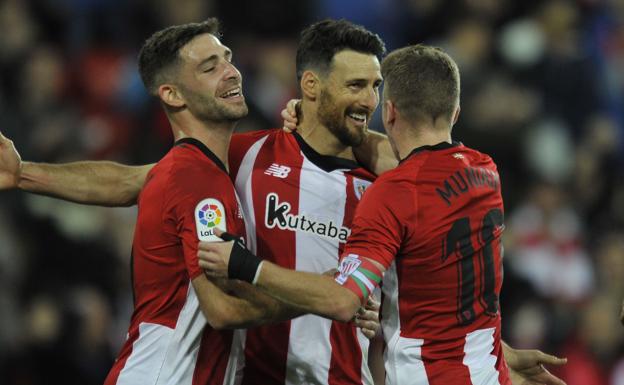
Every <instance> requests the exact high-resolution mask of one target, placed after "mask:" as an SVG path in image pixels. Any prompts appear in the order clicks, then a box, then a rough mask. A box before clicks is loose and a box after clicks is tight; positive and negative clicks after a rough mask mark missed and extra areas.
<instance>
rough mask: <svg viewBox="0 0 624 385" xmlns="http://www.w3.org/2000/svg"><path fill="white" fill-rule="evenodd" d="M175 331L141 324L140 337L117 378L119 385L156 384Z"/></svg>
mask: <svg viewBox="0 0 624 385" xmlns="http://www.w3.org/2000/svg"><path fill="white" fill-rule="evenodd" d="M172 335H173V329H171V328H168V327H166V326H163V325H157V324H152V323H147V322H142V323H141V324H139V337H138V338H137V339H136V341H134V343H133V344H132V353H130V356H129V357H128V359H127V360H126V363H125V365H124V367H123V369H122V370H121V372H120V373H119V377H117V385H147V384H156V381H158V377H159V375H160V368H161V367H162V364H163V362H164V360H165V353H166V351H167V346H168V345H170V343H169V342H170V341H171V336H172Z"/></svg>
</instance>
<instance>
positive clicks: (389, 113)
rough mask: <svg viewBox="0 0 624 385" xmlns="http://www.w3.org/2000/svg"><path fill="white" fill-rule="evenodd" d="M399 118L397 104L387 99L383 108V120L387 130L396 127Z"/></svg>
mask: <svg viewBox="0 0 624 385" xmlns="http://www.w3.org/2000/svg"><path fill="white" fill-rule="evenodd" d="M396 118H397V110H396V106H395V105H394V103H393V102H392V100H385V101H384V102H383V107H382V109H381V120H382V121H383V125H384V128H385V129H386V132H387V131H388V129H392V127H394V123H395V122H396Z"/></svg>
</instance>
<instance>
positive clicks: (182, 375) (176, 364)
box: [133, 282, 228, 385]
mask: <svg viewBox="0 0 624 385" xmlns="http://www.w3.org/2000/svg"><path fill="white" fill-rule="evenodd" d="M205 326H206V318H205V317H204V314H203V313H202V312H201V310H200V308H199V300H198V299H197V295H196V294H195V290H194V289H193V285H192V284H191V282H189V284H188V290H187V293H186V302H185V303H184V307H182V310H181V311H180V315H179V316H178V320H177V322H176V328H175V329H174V332H173V335H172V336H171V339H170V342H169V346H168V347H167V348H166V349H163V351H166V352H167V355H166V356H165V361H164V362H163V363H162V370H161V375H160V376H159V378H158V381H157V382H156V384H163V385H164V384H167V385H168V384H180V385H191V384H192V383H193V373H194V372H195V366H196V365H201V363H198V362H197V354H198V353H199V344H200V342H201V335H202V332H203V330H204V327H205ZM139 338H140V337H139ZM133 353H134V352H133ZM225 383H226V384H227V383H228V382H227V381H226V382H225ZM144 384H148V382H144Z"/></svg>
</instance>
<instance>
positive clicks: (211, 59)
mask: <svg viewBox="0 0 624 385" xmlns="http://www.w3.org/2000/svg"><path fill="white" fill-rule="evenodd" d="M223 57H225V60H228V61H229V60H230V59H231V58H232V51H231V50H230V49H229V48H226V49H225V50H224V51H223ZM218 60H219V55H218V54H216V53H215V54H212V55H210V56H208V57H207V58H205V59H204V60H202V61H200V62H199V64H198V65H197V67H202V66H204V65H205V64H208V63H210V64H213V63H211V62H216V61H218Z"/></svg>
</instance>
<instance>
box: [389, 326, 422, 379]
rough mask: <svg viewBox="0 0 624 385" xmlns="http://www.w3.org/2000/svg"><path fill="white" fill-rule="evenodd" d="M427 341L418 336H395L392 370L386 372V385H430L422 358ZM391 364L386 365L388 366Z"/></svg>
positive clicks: (390, 348)
mask: <svg viewBox="0 0 624 385" xmlns="http://www.w3.org/2000/svg"><path fill="white" fill-rule="evenodd" d="M424 342H425V341H424V340H422V339H418V338H406V337H401V336H400V335H399V334H398V333H397V335H396V336H395V337H394V338H393V341H392V346H388V350H391V351H392V353H393V354H392V367H391V368H390V369H391V371H390V372H387V373H386V380H387V381H386V385H404V384H409V385H429V379H428V378H427V371H426V370H425V363H424V362H423V360H422V346H423V343H424ZM388 366H389V365H386V367H388Z"/></svg>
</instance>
